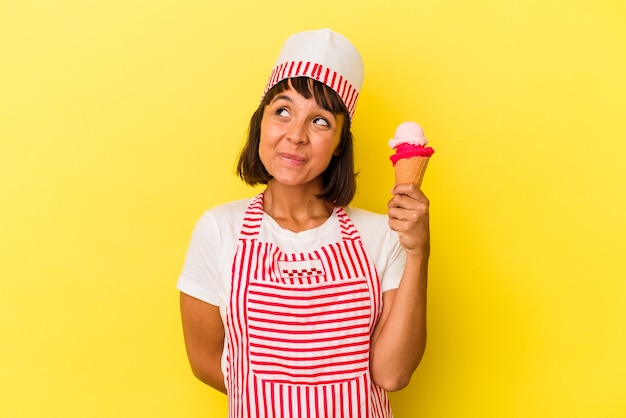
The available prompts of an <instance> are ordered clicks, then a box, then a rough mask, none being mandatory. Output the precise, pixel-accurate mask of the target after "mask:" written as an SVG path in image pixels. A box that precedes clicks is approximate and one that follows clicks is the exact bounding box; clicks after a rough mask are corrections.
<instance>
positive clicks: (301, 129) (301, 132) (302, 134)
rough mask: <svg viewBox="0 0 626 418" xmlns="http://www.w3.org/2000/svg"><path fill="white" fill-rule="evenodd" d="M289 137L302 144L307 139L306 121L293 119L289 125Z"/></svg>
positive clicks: (292, 140)
mask: <svg viewBox="0 0 626 418" xmlns="http://www.w3.org/2000/svg"><path fill="white" fill-rule="evenodd" d="M287 138H288V139H289V140H290V141H291V142H293V143H296V144H302V143H305V142H306V141H307V132H306V123H305V122H304V121H293V122H292V123H291V124H290V125H289V129H288V131H287Z"/></svg>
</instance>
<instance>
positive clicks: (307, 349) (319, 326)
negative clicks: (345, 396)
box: [247, 278, 371, 385]
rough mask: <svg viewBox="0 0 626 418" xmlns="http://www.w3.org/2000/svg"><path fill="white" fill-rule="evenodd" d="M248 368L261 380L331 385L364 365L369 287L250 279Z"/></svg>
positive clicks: (359, 282) (360, 281)
mask: <svg viewBox="0 0 626 418" xmlns="http://www.w3.org/2000/svg"><path fill="white" fill-rule="evenodd" d="M247 315H248V336H249V345H250V367H251V369H252V371H253V372H254V374H255V375H257V377H259V378H260V379H262V380H265V381H270V382H276V383H284V384H301V385H314V384H318V385H319V384H331V383H340V382H344V381H347V380H352V379H355V378H357V377H359V376H362V375H363V374H365V373H366V372H367V370H368V367H369V344H370V316H371V306H370V291H369V288H368V286H367V281H366V280H365V279H364V278H354V279H343V280H337V281H330V282H324V283H318V284H307V285H299V284H295V285H294V284H285V283H277V282H269V281H264V280H256V279H251V280H250V284H249V288H248V303H247Z"/></svg>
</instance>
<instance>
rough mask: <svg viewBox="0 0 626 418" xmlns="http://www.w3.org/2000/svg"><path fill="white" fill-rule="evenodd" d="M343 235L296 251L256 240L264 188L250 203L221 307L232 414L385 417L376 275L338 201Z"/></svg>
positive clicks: (386, 406)
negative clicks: (375, 357) (378, 368)
mask: <svg viewBox="0 0 626 418" xmlns="http://www.w3.org/2000/svg"><path fill="white" fill-rule="evenodd" d="M335 213H336V215H337V217H338V219H339V224H340V228H341V241H339V242H336V243H332V244H329V245H325V246H322V247H321V248H319V249H316V250H314V251H310V252H302V253H293V254H292V253H284V252H282V251H281V249H280V248H278V247H277V246H276V245H275V244H273V243H266V242H259V241H258V240H257V238H258V233H259V230H260V227H261V223H262V219H263V193H261V194H259V195H258V196H256V197H255V198H254V199H253V201H252V202H251V203H250V205H249V206H248V209H247V211H246V213H245V216H244V222H243V226H242V229H241V232H240V235H239V240H238V248H237V252H236V255H235V258H234V260H233V267H232V285H231V293H230V300H229V302H230V303H229V305H228V306H227V309H226V324H227V332H228V338H227V347H226V349H227V355H226V360H227V367H226V385H227V389H228V411H229V418H244V417H246V418H247V417H252V418H278V417H281V418H305V417H307V418H308V417H315V418H340V417H344V418H388V417H391V416H392V414H391V408H390V405H389V400H388V398H387V394H386V392H385V391H384V390H382V389H381V388H379V387H377V386H376V385H374V384H373V382H372V380H371V378H370V373H369V344H370V336H371V333H372V331H373V328H374V326H375V324H376V322H377V321H378V318H379V317H380V313H381V310H382V306H381V289H380V282H379V280H378V273H377V271H376V268H375V266H374V263H373V262H372V260H371V259H370V257H369V256H368V254H367V252H366V251H365V248H364V246H363V243H362V241H361V238H360V236H359V234H358V231H357V230H356V228H355V227H354V224H353V223H352V222H351V221H350V218H349V217H348V215H347V214H346V213H345V211H344V210H343V209H342V208H336V209H335Z"/></svg>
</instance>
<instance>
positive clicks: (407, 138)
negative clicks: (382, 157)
mask: <svg viewBox="0 0 626 418" xmlns="http://www.w3.org/2000/svg"><path fill="white" fill-rule="evenodd" d="M427 143H428V140H427V139H426V137H425V136H424V130H423V129H422V127H421V126H420V125H419V124H418V123H416V122H403V123H401V124H400V125H398V127H397V128H396V131H395V134H394V137H393V138H392V139H390V140H389V142H388V144H389V146H390V147H391V148H392V149H394V150H395V153H394V154H393V155H391V157H389V159H390V160H391V162H392V163H393V166H394V171H395V174H396V184H405V183H411V184H415V185H416V186H417V187H420V186H421V184H422V180H423V179H424V173H425V172H426V167H427V166H428V161H429V159H430V157H431V156H432V155H433V153H434V152H435V150H434V149H432V148H431V147H427V146H426V144H427Z"/></svg>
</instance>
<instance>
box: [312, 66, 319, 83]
mask: <svg viewBox="0 0 626 418" xmlns="http://www.w3.org/2000/svg"><path fill="white" fill-rule="evenodd" d="M319 68H320V65H319V64H315V65H314V66H313V70H312V71H311V78H314V79H316V80H319V75H318V74H319Z"/></svg>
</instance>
